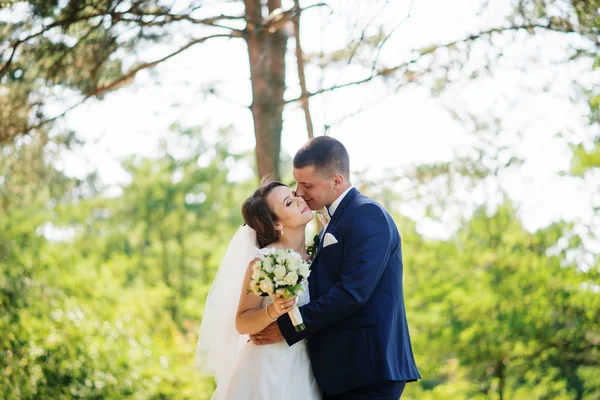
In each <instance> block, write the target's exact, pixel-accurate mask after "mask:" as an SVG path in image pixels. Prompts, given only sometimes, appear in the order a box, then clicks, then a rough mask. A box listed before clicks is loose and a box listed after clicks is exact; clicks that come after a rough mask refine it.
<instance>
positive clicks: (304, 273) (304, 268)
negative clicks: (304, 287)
mask: <svg viewBox="0 0 600 400" xmlns="http://www.w3.org/2000/svg"><path fill="white" fill-rule="evenodd" d="M298 274H300V275H302V276H303V277H305V278H308V276H309V275H310V269H309V268H308V265H306V264H302V265H301V266H300V268H298Z"/></svg>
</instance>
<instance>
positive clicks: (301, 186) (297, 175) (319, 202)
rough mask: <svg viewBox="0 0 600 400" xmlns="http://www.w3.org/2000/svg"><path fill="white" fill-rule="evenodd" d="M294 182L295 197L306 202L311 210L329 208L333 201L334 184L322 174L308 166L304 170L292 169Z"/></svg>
mask: <svg viewBox="0 0 600 400" xmlns="http://www.w3.org/2000/svg"><path fill="white" fill-rule="evenodd" d="M294 179H295V180H296V182H297V184H296V195H297V196H300V197H302V198H303V199H304V201H306V204H308V206H309V207H310V209H311V210H319V209H321V208H323V207H324V206H329V205H331V203H333V201H334V200H335V182H334V180H333V178H327V177H326V176H325V175H324V174H323V173H320V172H319V171H316V170H315V167H314V166H312V165H309V166H307V167H304V168H294Z"/></svg>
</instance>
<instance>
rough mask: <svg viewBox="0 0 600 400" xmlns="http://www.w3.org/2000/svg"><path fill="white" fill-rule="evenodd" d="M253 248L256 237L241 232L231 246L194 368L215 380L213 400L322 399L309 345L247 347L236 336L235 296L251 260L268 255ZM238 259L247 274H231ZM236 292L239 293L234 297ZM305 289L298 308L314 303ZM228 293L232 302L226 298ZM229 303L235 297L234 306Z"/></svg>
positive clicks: (241, 271) (244, 228)
mask: <svg viewBox="0 0 600 400" xmlns="http://www.w3.org/2000/svg"><path fill="white" fill-rule="evenodd" d="M255 243H256V233H255V232H254V231H253V230H252V229H250V228H249V227H247V226H242V227H241V228H240V229H238V232H236V235H234V238H233V239H232V241H231V243H230V245H229V249H228V250H227V253H226V255H225V257H224V259H223V262H222V263H221V267H220V268H219V271H218V272H217V276H216V277H215V280H214V282H213V286H212V287H211V291H210V292H209V296H208V298H207V304H206V309H205V316H204V318H203V321H202V326H201V329H200V338H199V339H198V347H197V349H196V362H195V365H196V366H197V367H198V368H200V369H201V371H202V372H203V373H204V374H205V375H212V376H215V379H216V382H217V389H216V390H215V392H214V394H213V397H212V400H280V399H286V400H296V399H297V400H313V399H315V400H316V399H320V398H321V393H320V390H319V388H318V386H317V383H316V381H315V378H314V376H313V373H312V367H311V364H310V359H309V356H308V348H307V344H306V340H303V341H301V342H298V343H296V344H295V345H293V346H288V344H287V343H286V342H285V341H283V340H282V341H281V342H279V343H275V344H270V345H260V346H259V345H255V344H254V343H252V342H251V341H248V335H240V334H239V333H237V331H236V330H235V313H236V310H237V299H239V295H237V293H240V291H241V289H242V288H241V285H242V282H243V277H244V274H245V269H246V267H247V266H248V264H249V262H250V261H251V260H252V259H254V258H256V257H261V256H262V255H263V254H264V251H265V249H261V250H258V249H257V247H256V244H255ZM240 258H246V260H244V261H245V262H244V263H243V269H242V268H239V267H237V266H236V267H233V268H232V265H231V264H229V263H231V262H235V263H238V262H242V260H240ZM234 268H235V269H236V270H235V271H233V269H234ZM232 273H234V274H235V279H234V278H233V276H234V275H232ZM239 275H241V277H240V276H239ZM235 287H237V288H238V289H239V290H237V291H235V292H233V291H231V290H232V289H234V290H235ZM303 287H304V291H303V292H302V293H301V294H300V296H298V307H301V306H303V305H305V304H307V303H308V302H309V300H310V294H309V291H308V282H307V281H304V282H303ZM227 292H228V293H229V294H228V296H229V298H227V297H225V296H226V293H227ZM234 293H236V294H235V295H234ZM231 297H235V299H236V300H235V304H232V301H231ZM272 302H273V301H272V299H271V298H270V297H264V298H263V299H262V301H261V308H265V307H267V306H268V305H269V304H271V303H272ZM225 303H227V304H225ZM232 307H235V309H232Z"/></svg>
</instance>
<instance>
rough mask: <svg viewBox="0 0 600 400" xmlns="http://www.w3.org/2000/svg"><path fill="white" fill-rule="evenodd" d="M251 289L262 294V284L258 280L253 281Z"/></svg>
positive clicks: (256, 293)
mask: <svg viewBox="0 0 600 400" xmlns="http://www.w3.org/2000/svg"><path fill="white" fill-rule="evenodd" d="M250 290H251V291H252V293H254V294H255V295H257V296H260V284H259V283H258V282H252V283H251V284H250Z"/></svg>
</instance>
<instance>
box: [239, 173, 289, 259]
mask: <svg viewBox="0 0 600 400" xmlns="http://www.w3.org/2000/svg"><path fill="white" fill-rule="evenodd" d="M279 186H287V185H284V184H283V183H281V182H269V183H266V184H263V185H261V186H260V187H259V188H258V189H256V191H254V193H253V194H252V196H250V197H248V198H247V199H246V201H244V204H242V216H243V217H244V222H245V223H246V225H248V226H249V227H250V228H252V229H254V230H255V231H256V238H257V240H258V247H260V248H261V249H262V248H263V247H266V246H268V245H270V244H271V243H273V242H275V241H276V240H277V238H278V237H279V235H278V234H277V231H276V230H275V223H276V222H277V215H275V213H274V212H273V211H272V210H271V209H270V208H269V205H268V204H267V196H268V195H269V193H271V191H272V190H273V189H275V188H276V187H279Z"/></svg>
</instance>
